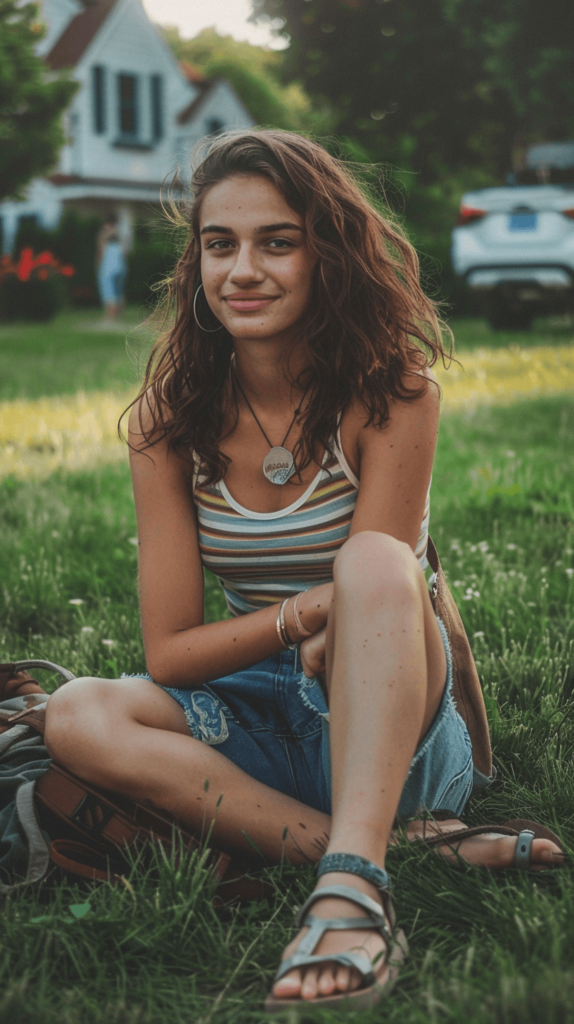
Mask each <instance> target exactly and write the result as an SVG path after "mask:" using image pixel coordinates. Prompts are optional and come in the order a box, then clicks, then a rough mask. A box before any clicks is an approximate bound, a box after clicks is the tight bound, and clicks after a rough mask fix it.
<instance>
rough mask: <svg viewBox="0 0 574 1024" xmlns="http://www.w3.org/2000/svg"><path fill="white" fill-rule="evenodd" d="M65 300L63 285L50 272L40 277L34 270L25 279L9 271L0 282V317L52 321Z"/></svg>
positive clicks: (4, 318)
mask: <svg viewBox="0 0 574 1024" xmlns="http://www.w3.org/2000/svg"><path fill="white" fill-rule="evenodd" d="M66 299H67V288H66V284H65V282H64V281H63V280H62V278H61V277H59V276H58V274H55V273H54V272H53V271H50V272H49V274H48V276H47V277H46V278H45V279H43V280H42V279H40V278H39V277H38V276H37V275H36V274H35V273H32V275H31V277H30V279H29V280H28V281H19V280H18V278H17V277H16V276H15V275H12V274H9V275H7V276H6V277H4V278H3V279H2V281H0V319H2V320H41V321H46V320H53V319H54V317H55V316H56V315H57V314H58V313H59V312H60V311H61V310H62V309H63V308H64V306H65V305H66Z"/></svg>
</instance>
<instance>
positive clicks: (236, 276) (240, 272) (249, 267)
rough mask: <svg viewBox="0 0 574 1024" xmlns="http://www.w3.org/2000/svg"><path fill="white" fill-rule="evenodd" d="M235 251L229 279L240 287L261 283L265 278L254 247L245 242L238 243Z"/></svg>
mask: <svg viewBox="0 0 574 1024" xmlns="http://www.w3.org/2000/svg"><path fill="white" fill-rule="evenodd" d="M236 252H237V256H236V259H235V263H234V264H233V269H232V271H231V274H230V280H231V281H233V283H234V284H238V285H239V286H240V287H242V288H245V287H247V286H248V285H250V284H252V283H258V284H261V282H262V281H263V280H265V272H264V271H263V269H262V267H260V266H259V261H258V260H257V254H256V251H255V249H254V247H253V246H252V245H250V244H248V243H245V244H243V245H240V246H239V247H238V249H237V250H236Z"/></svg>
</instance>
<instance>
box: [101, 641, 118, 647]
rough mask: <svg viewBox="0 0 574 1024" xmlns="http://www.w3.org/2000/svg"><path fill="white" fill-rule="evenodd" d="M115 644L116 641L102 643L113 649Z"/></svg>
mask: <svg viewBox="0 0 574 1024" xmlns="http://www.w3.org/2000/svg"><path fill="white" fill-rule="evenodd" d="M115 642H116V641H115V640H102V643H103V644H105V646H106V647H113V646H114V644H115Z"/></svg>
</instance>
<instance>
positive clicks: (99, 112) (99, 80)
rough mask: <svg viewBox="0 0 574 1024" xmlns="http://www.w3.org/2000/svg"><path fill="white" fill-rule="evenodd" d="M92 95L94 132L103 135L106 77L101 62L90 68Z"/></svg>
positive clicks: (104, 127)
mask: <svg viewBox="0 0 574 1024" xmlns="http://www.w3.org/2000/svg"><path fill="white" fill-rule="evenodd" d="M92 97H93V115H94V132H95V133H96V135H103V134H104V132H105V130H106V79H105V68H103V67H102V65H101V64H96V65H95V66H94V67H93V68H92Z"/></svg>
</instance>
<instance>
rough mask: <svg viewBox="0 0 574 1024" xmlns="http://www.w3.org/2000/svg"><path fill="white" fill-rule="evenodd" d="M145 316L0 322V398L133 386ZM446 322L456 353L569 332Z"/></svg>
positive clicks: (571, 332)
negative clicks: (107, 323)
mask: <svg viewBox="0 0 574 1024" xmlns="http://www.w3.org/2000/svg"><path fill="white" fill-rule="evenodd" d="M148 314H149V310H148V309H146V308H144V307H141V308H139V309H136V308H135V307H132V308H130V309H128V311H127V313H126V314H125V316H124V317H123V318H122V320H121V324H120V325H119V329H118V330H113V331H108V330H103V329H102V328H101V321H102V316H101V313H99V312H98V311H93V310H86V311H81V310H75V311H70V310H68V311H67V312H65V313H62V314H61V315H60V316H59V317H57V319H56V320H54V321H52V322H51V323H48V324H26V323H13V324H0V401H3V400H10V399H14V398H39V397H40V396H43V395H63V394H73V393H74V392H76V391H80V390H82V391H98V390H100V389H102V388H128V387H131V386H132V385H135V383H136V382H137V381H138V379H139V372H140V371H141V369H142V367H143V366H144V365H145V358H146V355H147V353H148V351H149V347H150V336H151V335H150V332H149V331H147V330H146V329H145V328H144V329H138V325H139V324H141V323H142V322H143V321H144V320H145V318H146V316H147V315H148ZM99 325H100V327H99V329H98V326H99ZM122 326H123V327H124V330H122V329H121V327H122ZM450 326H451V328H452V330H453V332H454V336H455V345H456V351H457V352H459V351H460V352H462V351H468V350H471V349H475V348H480V347H484V346H486V347H491V348H503V347H504V346H506V345H521V346H523V347H525V346H528V347H531V346H533V345H559V344H562V345H565V344H569V343H571V342H572V339H573V336H574V326H573V324H572V321H571V320H569V319H568V318H561V319H560V318H555V319H554V320H546V321H537V323H536V324H535V329H533V330H531V331H523V332H518V331H512V332H511V331H491V330H490V328H489V327H488V325H487V323H486V321H484V320H479V319H477V318H474V319H472V318H466V319H458V320H456V319H455V320H453V321H452V322H451V325H450ZM86 328H89V329H86Z"/></svg>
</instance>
